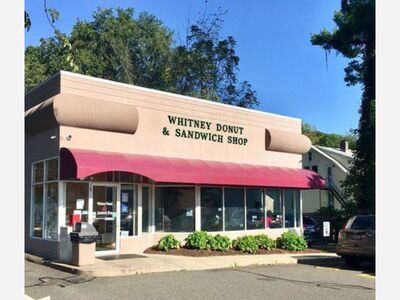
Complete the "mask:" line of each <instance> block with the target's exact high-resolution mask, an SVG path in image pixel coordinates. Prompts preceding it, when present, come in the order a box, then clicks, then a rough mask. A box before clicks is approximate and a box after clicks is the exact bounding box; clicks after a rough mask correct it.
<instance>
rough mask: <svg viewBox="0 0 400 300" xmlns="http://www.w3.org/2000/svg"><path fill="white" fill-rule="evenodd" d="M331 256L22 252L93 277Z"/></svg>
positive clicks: (328, 254) (330, 256) (275, 262)
mask: <svg viewBox="0 0 400 300" xmlns="http://www.w3.org/2000/svg"><path fill="white" fill-rule="evenodd" d="M333 257H338V256H337V255H336V254H334V253H310V254H304V253H302V254H266V255H251V254H249V255H236V256H235V255H231V256H208V257H188V256H173V255H162V254H140V255H137V256H136V257H135V258H123V259H113V260H104V259H101V258H96V259H95V264H94V265H91V266H83V267H76V266H72V265H68V264H62V263H57V262H50V261H44V260H41V259H40V258H37V257H34V256H32V255H29V254H26V259H27V260H30V261H33V262H36V263H41V264H44V265H47V266H49V267H52V268H56V269H60V270H62V271H66V272H69V273H73V274H79V275H85V276H94V277H112V276H124V275H138V274H147V273H159V272H173V271H175V272H178V271H195V270H210V269H222V268H231V267H245V266H250V265H275V264H296V263H297V262H298V261H299V260H304V259H326V258H333Z"/></svg>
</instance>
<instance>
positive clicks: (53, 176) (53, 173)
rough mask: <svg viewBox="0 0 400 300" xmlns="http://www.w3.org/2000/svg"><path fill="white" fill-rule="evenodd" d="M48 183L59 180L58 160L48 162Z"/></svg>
mask: <svg viewBox="0 0 400 300" xmlns="http://www.w3.org/2000/svg"><path fill="white" fill-rule="evenodd" d="M46 177H47V178H46V181H52V180H58V159H51V160H48V161H46Z"/></svg>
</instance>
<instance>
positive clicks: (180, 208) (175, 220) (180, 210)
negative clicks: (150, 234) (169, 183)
mask: <svg viewBox="0 0 400 300" xmlns="http://www.w3.org/2000/svg"><path fill="white" fill-rule="evenodd" d="M194 195H195V193H194V188H193V187H157V188H156V195H155V222H156V231H164V232H191V231H194V206H195V205H194Z"/></svg>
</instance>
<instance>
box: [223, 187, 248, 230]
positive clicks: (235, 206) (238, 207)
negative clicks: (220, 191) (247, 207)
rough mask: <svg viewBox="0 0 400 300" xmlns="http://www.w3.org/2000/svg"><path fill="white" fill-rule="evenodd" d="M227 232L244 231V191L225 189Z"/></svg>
mask: <svg viewBox="0 0 400 300" xmlns="http://www.w3.org/2000/svg"><path fill="white" fill-rule="evenodd" d="M224 193H225V201H224V202H225V230H226V231H229V230H244V229H245V227H244V221H245V220H244V189H239V188H225V189H224Z"/></svg>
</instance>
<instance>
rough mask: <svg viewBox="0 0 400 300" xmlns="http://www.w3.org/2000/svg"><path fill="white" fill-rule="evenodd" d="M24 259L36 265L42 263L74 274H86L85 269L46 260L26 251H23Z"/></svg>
mask: <svg viewBox="0 0 400 300" xmlns="http://www.w3.org/2000/svg"><path fill="white" fill-rule="evenodd" d="M25 259H26V260H27V261H30V262H33V263H35V264H38V265H44V266H47V267H50V268H53V269H56V270H59V271H63V272H67V273H71V274H74V275H85V274H86V273H85V271H82V270H79V269H78V268H75V267H73V266H69V265H64V264H59V263H57V262H53V261H50V260H46V259H44V258H42V257H39V256H35V255H32V254H28V253H25Z"/></svg>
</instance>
